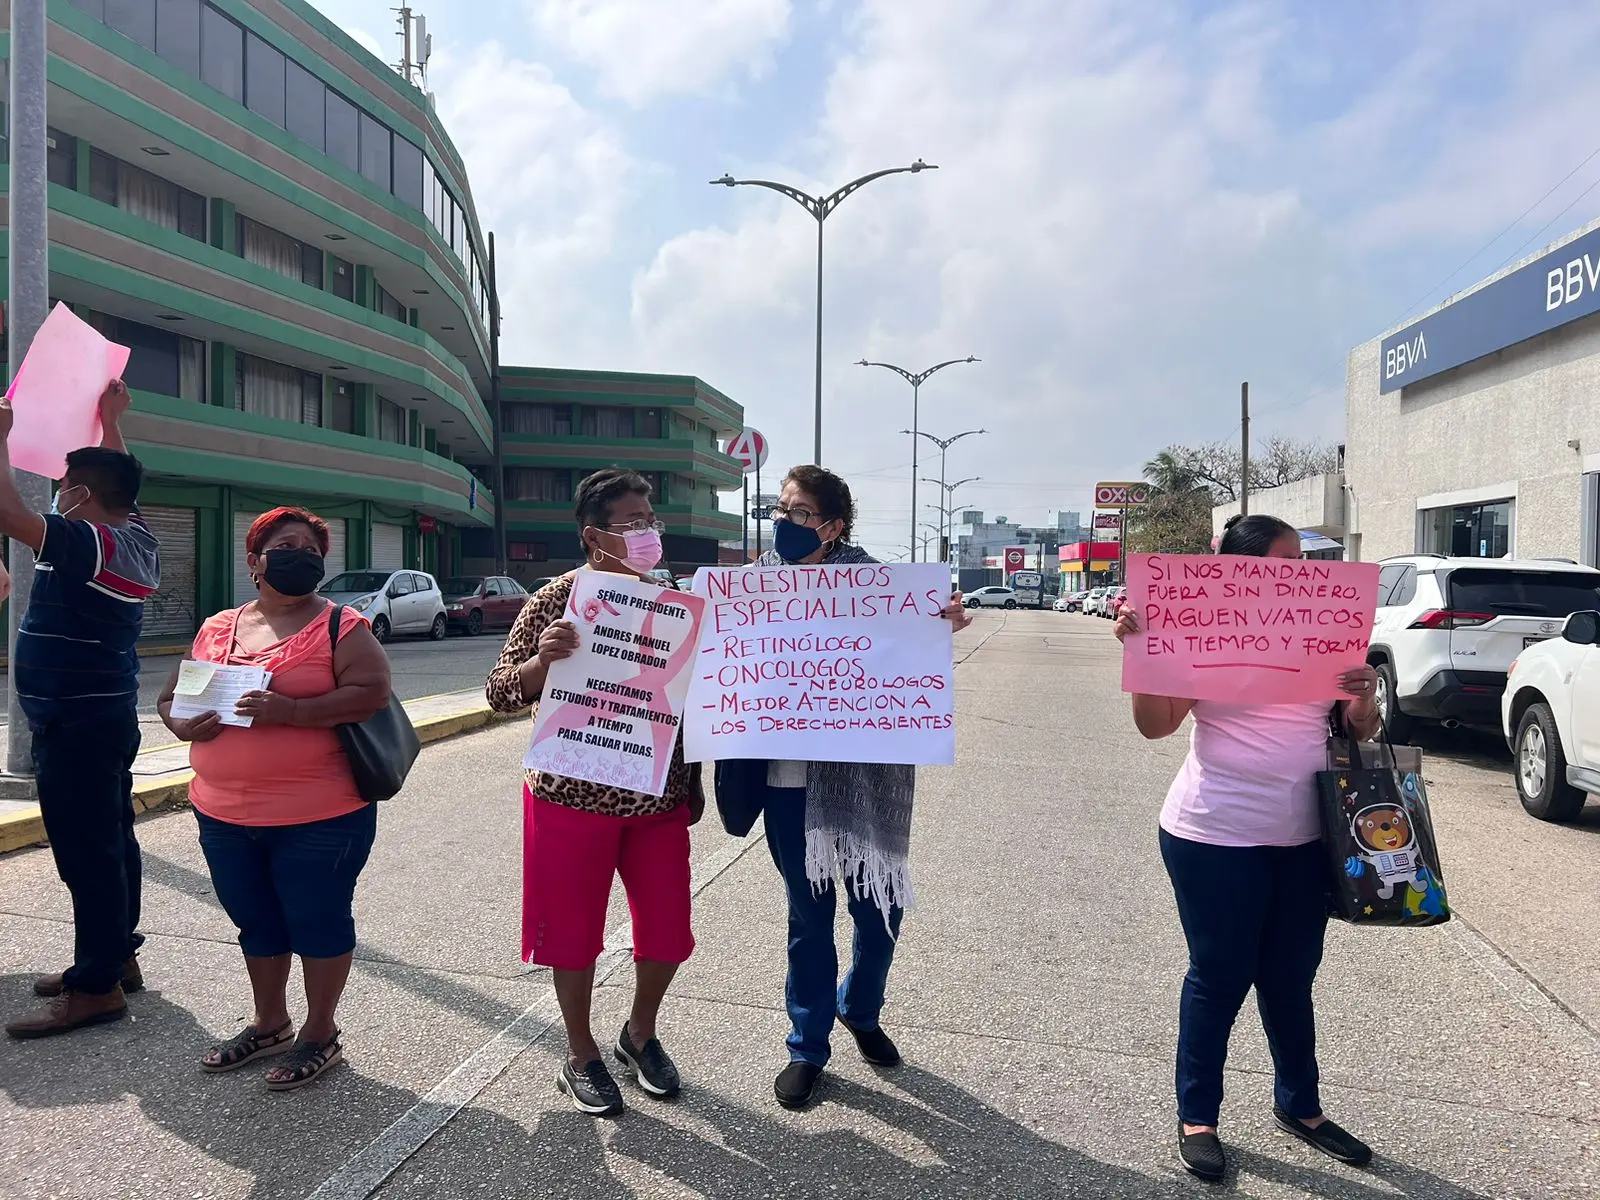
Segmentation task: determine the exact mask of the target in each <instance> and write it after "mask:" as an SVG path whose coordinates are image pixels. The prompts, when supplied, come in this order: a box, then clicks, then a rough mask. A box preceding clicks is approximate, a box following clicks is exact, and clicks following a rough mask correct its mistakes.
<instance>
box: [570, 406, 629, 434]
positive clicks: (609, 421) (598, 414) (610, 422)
mask: <svg viewBox="0 0 1600 1200" xmlns="http://www.w3.org/2000/svg"><path fill="white" fill-rule="evenodd" d="M580 431H581V432H582V434H583V436H584V437H600V438H631V437H632V436H633V409H631V408H585V409H583V418H582V424H581V426H580Z"/></svg>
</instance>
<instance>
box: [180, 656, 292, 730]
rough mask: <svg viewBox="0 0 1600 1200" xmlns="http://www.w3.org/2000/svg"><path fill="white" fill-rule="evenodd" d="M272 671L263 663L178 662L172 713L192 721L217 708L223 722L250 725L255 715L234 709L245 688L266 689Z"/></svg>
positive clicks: (189, 660) (249, 689) (246, 727)
mask: <svg viewBox="0 0 1600 1200" xmlns="http://www.w3.org/2000/svg"><path fill="white" fill-rule="evenodd" d="M271 682H272V675H271V673H270V672H268V671H264V670H262V669H261V668H260V667H230V666H228V665H227V664H225V663H210V662H195V661H194V660H192V659H184V661H183V662H181V663H179V664H178V687H177V690H176V691H175V692H173V695H172V715H173V716H174V717H177V718H178V720H180V721H192V720H194V718H196V717H203V716H205V715H206V714H207V713H210V712H214V713H216V714H217V716H218V717H220V718H221V719H222V723H223V724H224V725H235V726H237V727H238V728H240V729H249V728H250V725H251V723H252V721H253V720H254V718H252V717H241V716H239V715H238V714H237V713H236V712H234V709H235V708H237V707H238V704H239V697H240V696H243V695H244V694H245V693H246V692H264V691H266V690H267V684H269V683H271Z"/></svg>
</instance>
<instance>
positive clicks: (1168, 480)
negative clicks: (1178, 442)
mask: <svg viewBox="0 0 1600 1200" xmlns="http://www.w3.org/2000/svg"><path fill="white" fill-rule="evenodd" d="M1144 477H1145V479H1146V480H1147V481H1148V482H1149V484H1150V486H1151V487H1152V488H1154V489H1155V490H1156V491H1157V492H1159V493H1160V494H1162V495H1164V496H1176V495H1182V494H1183V493H1184V492H1192V491H1194V490H1195V488H1196V486H1198V484H1199V479H1198V478H1197V476H1196V475H1195V471H1194V468H1193V467H1192V466H1190V465H1189V462H1188V456H1187V455H1186V454H1184V452H1183V451H1182V450H1180V449H1177V448H1176V447H1173V446H1168V447H1167V448H1166V449H1165V450H1163V451H1161V453H1160V454H1157V455H1156V456H1155V457H1154V458H1152V459H1151V460H1150V461H1149V462H1147V463H1145V465H1144Z"/></svg>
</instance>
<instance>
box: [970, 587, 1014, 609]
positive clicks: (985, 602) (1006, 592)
mask: <svg viewBox="0 0 1600 1200" xmlns="http://www.w3.org/2000/svg"><path fill="white" fill-rule="evenodd" d="M966 606H967V607H968V608H1015V607H1016V606H1017V593H1016V592H1015V591H1014V590H1013V589H1011V588H1008V587H1000V586H998V585H996V586H993V587H981V588H979V589H978V590H977V591H975V592H968V593H967V598H966Z"/></svg>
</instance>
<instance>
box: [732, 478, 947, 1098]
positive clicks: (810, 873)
mask: <svg viewBox="0 0 1600 1200" xmlns="http://www.w3.org/2000/svg"><path fill="white" fill-rule="evenodd" d="M855 515H856V508H855V501H854V500H853V499H852V497H851V495H850V486H849V485H848V484H847V483H845V481H844V480H843V479H841V478H840V477H839V476H837V475H835V474H834V473H833V472H831V471H825V470H823V469H822V468H821V467H815V466H804V467H795V468H794V469H793V470H792V471H790V472H789V474H788V476H787V477H785V479H784V481H783V492H782V494H781V495H780V496H779V499H778V505H777V507H775V508H774V509H773V510H772V521H773V524H772V544H773V550H772V552H771V553H769V554H766V555H764V556H762V559H761V565H762V566H768V567H775V566H781V565H785V564H791V565H792V564H796V563H828V564H833V563H871V562H876V561H877V560H876V559H874V558H873V557H872V556H871V555H869V554H868V553H867V552H866V551H865V550H863V549H861V548H860V547H859V546H854V545H851V544H850V530H851V526H852V524H853V523H854V521H855ZM943 616H944V618H945V619H946V620H948V621H950V622H951V623H952V624H953V625H954V626H955V627H956V629H958V630H959V629H965V628H966V627H967V625H969V624H970V623H971V621H972V618H971V617H970V616H969V615H968V613H967V611H966V610H965V609H964V608H963V607H962V605H961V595H960V593H959V592H958V593H955V594H954V595H953V597H952V598H951V601H950V604H949V606H948V607H947V608H946V609H945V610H944V613H943ZM915 791H916V768H915V767H911V766H904V765H899V764H893V763H888V764H885V763H828V762H811V763H807V762H777V761H773V762H767V761H764V760H762V761H750V760H740V761H730V762H723V763H718V764H717V797H718V802H719V803H721V802H722V801H723V800H724V798H725V797H726V798H728V799H729V800H730V802H731V803H730V809H731V808H732V807H733V806H734V805H737V806H738V807H739V808H742V809H744V810H745V811H746V812H749V811H750V810H751V809H753V808H756V807H759V809H760V811H761V814H762V820H763V821H764V823H765V826H766V835H767V849H768V850H769V851H770V852H771V854H772V861H773V862H774V863H775V864H776V865H777V868H778V874H779V875H781V876H782V877H783V886H784V890H785V892H787V894H788V899H789V977H788V982H787V986H786V987H785V989H784V998H785V1001H786V1003H787V1007H788V1010H789V1020H790V1022H791V1024H792V1026H793V1028H792V1029H791V1030H790V1033H789V1037H788V1047H789V1065H788V1066H786V1067H785V1068H784V1069H783V1071H782V1072H781V1073H780V1074H779V1075H778V1078H777V1080H776V1081H775V1082H774V1084H773V1091H774V1093H775V1095H776V1096H777V1099H778V1103H779V1104H781V1105H783V1106H784V1107H785V1108H802V1107H804V1106H805V1105H806V1104H808V1103H809V1102H810V1100H811V1097H812V1094H813V1092H814V1091H815V1089H816V1086H817V1080H818V1078H819V1077H820V1076H821V1074H822V1071H823V1068H824V1067H825V1066H827V1063H828V1058H829V1055H830V1053H831V1049H830V1046H829V1036H830V1034H831V1033H832V1031H833V1022H834V1018H835V1017H836V1016H837V1017H838V1019H839V1020H840V1021H842V1022H843V1023H844V1027H845V1028H846V1029H848V1030H849V1031H850V1033H851V1035H852V1036H853V1037H854V1038H855V1041H856V1046H857V1047H858V1048H859V1049H860V1051H861V1055H862V1057H863V1058H865V1059H866V1060H867V1061H868V1062H869V1063H872V1064H873V1065H874V1066H880V1067H893V1066H897V1065H898V1064H899V1062H900V1051H899V1050H898V1049H897V1048H896V1046H895V1044H894V1042H893V1041H892V1040H890V1038H889V1035H888V1034H887V1033H885V1032H884V1031H883V1026H882V1025H880V1024H879V1021H878V1017H879V1013H880V1012H881V1011H882V1009H883V1001H884V988H885V986H886V984H887V982H888V978H889V965H890V963H891V962H892V961H893V959H894V950H895V944H896V942H897V941H898V939H899V936H900V921H901V918H902V917H903V915H904V909H905V905H906V904H907V903H908V902H909V901H910V899H911V878H910V873H909V868H908V865H907V855H908V852H909V849H910V843H911V803H912V798H913V796H914V794H915ZM836 877H842V878H843V879H844V881H845V885H846V886H845V893H846V896H845V902H846V904H847V905H848V906H849V909H850V921H851V924H852V925H853V926H854V928H855V945H854V947H853V950H852V954H851V963H850V969H849V970H848V971H847V972H846V973H845V976H844V980H843V982H842V983H841V982H840V979H839V955H838V951H837V949H836V947H835V945H834V937H833V917H834V909H835V905H836V903H837V895H836V889H835V885H834V880H835V878H836Z"/></svg>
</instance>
